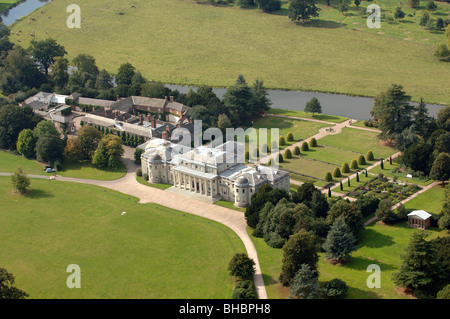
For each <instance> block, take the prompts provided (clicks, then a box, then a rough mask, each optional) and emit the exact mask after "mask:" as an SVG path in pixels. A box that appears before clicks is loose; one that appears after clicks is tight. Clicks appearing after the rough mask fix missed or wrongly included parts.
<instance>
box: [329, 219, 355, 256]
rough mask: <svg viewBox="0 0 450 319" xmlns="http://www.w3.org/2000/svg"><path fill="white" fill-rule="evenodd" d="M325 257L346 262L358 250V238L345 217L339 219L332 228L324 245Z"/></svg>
mask: <svg viewBox="0 0 450 319" xmlns="http://www.w3.org/2000/svg"><path fill="white" fill-rule="evenodd" d="M322 247H323V249H324V251H325V257H326V258H328V259H330V260H335V261H337V262H340V263H342V262H345V261H346V260H347V259H348V257H349V256H350V253H351V252H352V251H354V250H356V238H355V235H353V232H352V230H351V229H350V227H348V226H347V224H346V223H345V220H344V218H343V217H339V218H338V219H336V221H335V222H334V223H333V226H331V229H330V231H329V232H328V235H327V239H326V240H325V243H324V244H323V246H322Z"/></svg>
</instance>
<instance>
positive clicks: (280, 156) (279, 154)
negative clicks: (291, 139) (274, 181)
mask: <svg viewBox="0 0 450 319" xmlns="http://www.w3.org/2000/svg"><path fill="white" fill-rule="evenodd" d="M283 162H284V158H283V155H281V153H278V163H283Z"/></svg>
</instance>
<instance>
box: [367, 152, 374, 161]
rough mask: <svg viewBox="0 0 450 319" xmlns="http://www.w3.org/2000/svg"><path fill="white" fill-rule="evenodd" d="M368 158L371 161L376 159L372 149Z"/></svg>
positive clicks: (368, 153)
mask: <svg viewBox="0 0 450 319" xmlns="http://www.w3.org/2000/svg"><path fill="white" fill-rule="evenodd" d="M366 160H367V161H370V162H371V161H374V160H375V157H374V156H373V152H372V151H368V152H367V155H366Z"/></svg>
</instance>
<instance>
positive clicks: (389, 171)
mask: <svg viewBox="0 0 450 319" xmlns="http://www.w3.org/2000/svg"><path fill="white" fill-rule="evenodd" d="M398 167H400V165H399V164H398V163H395V162H394V161H393V162H392V165H391V164H389V162H386V161H385V162H384V167H383V169H382V168H381V165H378V166H377V167H374V168H372V169H371V170H370V171H369V172H370V173H373V174H378V173H382V174H383V175H384V176H387V177H390V178H395V177H397V179H398V180H400V181H403V182H406V183H414V184H418V185H422V186H427V185H429V184H431V183H432V182H433V180H432V179H429V178H428V177H422V178H420V177H413V178H407V177H406V173H402V172H398V173H394V170H395V169H396V168H398Z"/></svg>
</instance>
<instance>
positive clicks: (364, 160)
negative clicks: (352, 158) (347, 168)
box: [358, 155, 367, 165]
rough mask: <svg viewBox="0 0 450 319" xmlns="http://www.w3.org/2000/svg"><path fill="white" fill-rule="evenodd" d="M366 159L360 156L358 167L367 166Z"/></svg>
mask: <svg viewBox="0 0 450 319" xmlns="http://www.w3.org/2000/svg"><path fill="white" fill-rule="evenodd" d="M366 164H367V163H366V159H365V157H364V155H359V157H358V165H366Z"/></svg>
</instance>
